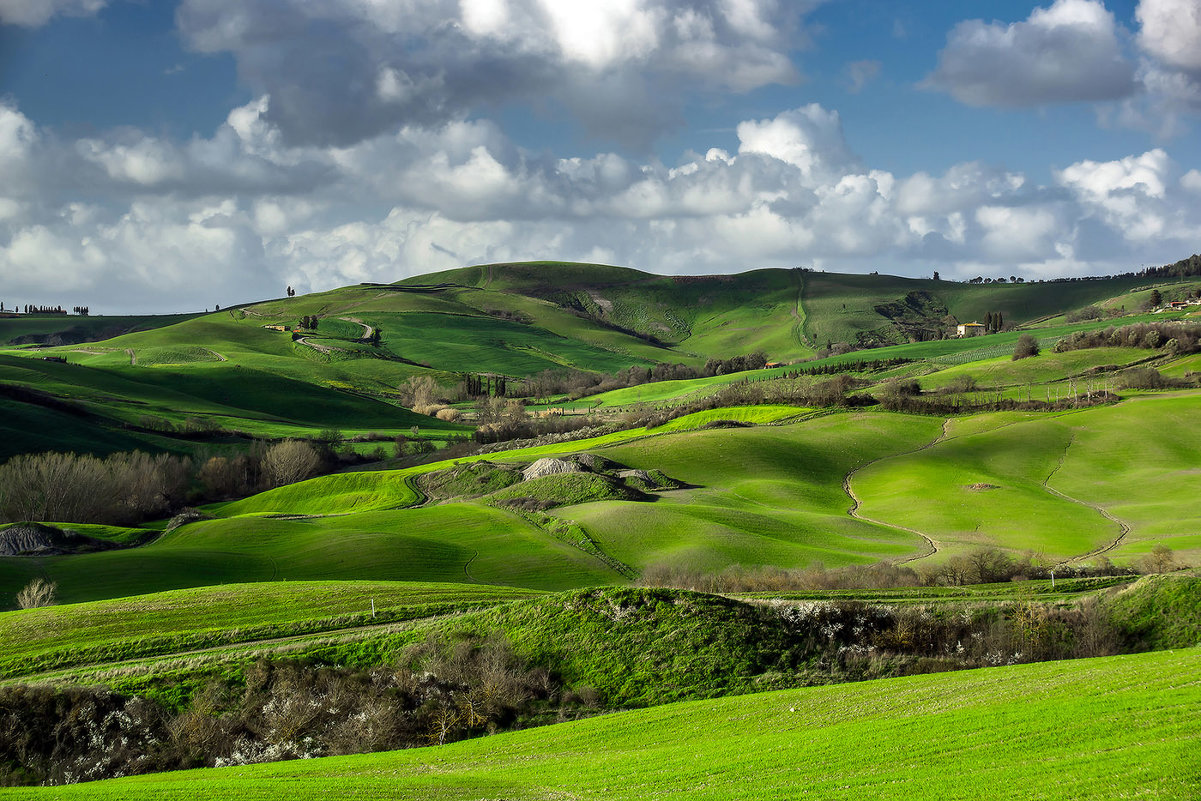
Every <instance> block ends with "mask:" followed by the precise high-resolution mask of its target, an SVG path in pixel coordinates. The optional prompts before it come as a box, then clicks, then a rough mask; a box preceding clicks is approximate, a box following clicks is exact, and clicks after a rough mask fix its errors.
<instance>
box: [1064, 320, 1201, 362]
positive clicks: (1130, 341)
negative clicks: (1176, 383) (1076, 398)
mask: <svg viewBox="0 0 1201 801" xmlns="http://www.w3.org/2000/svg"><path fill="white" fill-rule="evenodd" d="M1108 347H1123V348H1148V349H1155V348H1163V349H1164V350H1165V351H1167V352H1168V353H1169V354H1171V355H1177V354H1185V353H1197V352H1198V351H1201V324H1198V323H1180V322H1163V323H1133V324H1131V325H1123V326H1119V327H1114V326H1110V327H1108V328H1103V329H1100V330H1097V331H1076V332H1074V333H1072V334H1071V335H1069V336H1066V337H1064V338H1063V339H1061V340H1059V342H1057V343H1056V344H1055V352H1056V353H1063V352H1065V351H1069V350H1082V349H1085V348H1108Z"/></svg>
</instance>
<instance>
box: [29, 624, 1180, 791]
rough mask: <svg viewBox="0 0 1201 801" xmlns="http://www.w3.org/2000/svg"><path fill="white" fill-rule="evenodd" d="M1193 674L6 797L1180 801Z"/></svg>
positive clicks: (589, 728)
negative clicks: (1118, 800)
mask: <svg viewBox="0 0 1201 801" xmlns="http://www.w3.org/2000/svg"><path fill="white" fill-rule="evenodd" d="M1198 669H1201V651H1199V650H1198V649H1196V648H1193V649H1185V650H1179V651H1173V652H1162V653H1153V654H1141V655H1137V656H1122V657H1108V658H1104V659H1091V660H1080V661H1076V662H1069V663H1050V664H1038V665H1019V666H1014V667H1007V668H994V669H988V670H974V671H965V672H961V673H953V674H940V675H935V676H914V677H909V678H903V679H888V680H879V681H872V682H865V683H861V684H853V685H840V686H833V687H813V688H807V689H803V690H790V691H784V692H775V693H763V694H758V695H752V696H741V697H736V698H725V699H720V700H715V701H700V702H689V703H682V704H673V705H669V706H663V707H658V708H655V709H649V710H641V711H636V712H626V713H620V714H616V715H607V716H604V717H600V718H594V719H591V720H584V721H578V722H574V723H566V724H561V725H559V726H555V727H553V728H550V729H536V730H528V731H522V732H514V733H511V734H504V735H499V736H497V737H488V738H483V739H479V740H473V741H467V742H462V743H457V744H453V745H448V746H444V747H441V748H432V749H414V750H408V751H399V752H393V753H384V754H372V755H366V756H356V757H337V758H329V759H317V760H302V761H296V762H287V763H279V764H272V765H261V766H252V767H235V768H228V769H219V770H201V771H191V772H184V773H175V774H160V775H150V776H143V777H136V778H130V779H121V780H116V781H110V782H101V783H95V784H87V785H76V786H70V787H56V788H53V789H39V788H28V789H19V790H10V791H8V795H9V796H10V797H13V798H31V799H32V798H43V797H56V798H71V797H76V796H79V797H87V798H92V799H107V798H121V799H136V798H164V797H182V796H185V795H188V794H192V793H196V792H203V793H204V795H205V796H206V797H208V798H213V799H223V798H238V799H246V798H256V799H257V798H264V799H265V798H278V797H282V796H284V795H286V796H288V797H291V798H296V797H309V796H312V797H330V796H338V797H343V798H369V797H371V798H373V797H381V796H389V797H392V796H396V795H403V796H405V797H411V798H463V799H467V798H480V797H502V796H503V797H505V798H513V799H525V798H529V799H535V798H537V799H543V798H548V797H552V796H554V797H558V796H560V795H562V794H564V793H569V794H570V795H571V796H572V797H576V798H606V799H608V798H631V799H635V798H637V799H644V798H713V799H728V798H742V797H764V796H773V797H786V796H790V795H793V794H795V793H796V792H797V791H798V789H804V790H806V791H808V792H812V793H814V794H817V795H819V796H823V797H825V796H834V795H847V794H849V795H852V796H862V797H868V796H872V797H875V796H880V795H888V796H894V797H896V796H905V797H922V798H963V797H965V796H971V797H993V798H1028V797H1038V798H1050V799H1059V798H1062V799H1094V798H1095V799H1110V798H1114V797H1118V796H1122V795H1140V796H1143V797H1160V798H1186V797H1191V796H1193V795H1196V794H1197V793H1198V792H1199V791H1201V776H1199V775H1198V773H1197V764H1198V763H1197V758H1196V752H1197V749H1198V745H1199V744H1201V735H1199V734H1198V731H1197V728H1196V726H1195V723H1194V721H1195V718H1196V716H1197V714H1198V713H1201V689H1199V688H1198V686H1197V684H1196V682H1195V681H1194V680H1193V677H1194V676H1195V674H1196V672H1197V670H1198ZM848 744H853V747H848ZM982 754H984V755H987V756H982ZM298 794H299V795H298Z"/></svg>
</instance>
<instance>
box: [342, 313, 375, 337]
mask: <svg viewBox="0 0 1201 801" xmlns="http://www.w3.org/2000/svg"><path fill="white" fill-rule="evenodd" d="M338 319H339V320H344V321H346V322H348V323H354V324H355V325H361V326H362V327H363V336H362V337H361V338H362V339H363V340H364V341H366V340H368V339H371V335H372V334H374V333H375V329H374V328H372V327H371V326H369V325H367V324H366V323H365V322H363V321H362V320H360V319H359V318H358V317H339V318H338Z"/></svg>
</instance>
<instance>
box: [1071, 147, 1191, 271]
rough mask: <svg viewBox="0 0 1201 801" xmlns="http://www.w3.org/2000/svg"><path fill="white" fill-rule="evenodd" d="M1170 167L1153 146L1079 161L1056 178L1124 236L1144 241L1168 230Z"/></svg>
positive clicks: (1162, 155) (1167, 160)
mask: <svg viewBox="0 0 1201 801" xmlns="http://www.w3.org/2000/svg"><path fill="white" fill-rule="evenodd" d="M1171 167H1172V165H1171V160H1170V159H1169V158H1168V154H1167V153H1166V152H1164V151H1163V150H1160V149H1156V150H1151V151H1148V152H1147V153H1144V154H1142V155H1141V156H1128V157H1126V158H1124V159H1120V160H1118V161H1108V162H1095V161H1081V162H1078V163H1076V164H1073V165H1071V166H1069V167H1066V168H1064V169H1063V170H1061V171H1059V172H1058V173H1057V174H1056V179H1057V180H1058V181H1059V183H1061V184H1062V185H1063V186H1065V187H1067V188H1069V189H1071V190H1072V191H1073V192H1074V193H1075V194H1076V196H1077V198H1078V199H1079V200H1080V202H1081V204H1082V205H1084V206H1085V207H1086V208H1091V209H1094V210H1095V212H1096V214H1097V215H1098V216H1099V217H1100V218H1102V219H1103V220H1104V221H1105V222H1106V223H1107V225H1108V226H1109V227H1110V228H1112V229H1114V230H1117V231H1120V232H1121V234H1122V236H1123V237H1125V238H1126V239H1129V240H1134V241H1146V240H1149V239H1152V238H1155V237H1160V236H1163V235H1164V233H1165V231H1168V229H1169V223H1170V221H1171V220H1170V216H1171V210H1170V208H1169V206H1168V204H1167V203H1166V202H1165V201H1166V200H1167V189H1168V185H1169V174H1170V171H1171ZM1181 255H1182V256H1183V255H1187V254H1181Z"/></svg>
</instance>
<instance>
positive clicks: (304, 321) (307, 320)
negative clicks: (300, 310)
mask: <svg viewBox="0 0 1201 801" xmlns="http://www.w3.org/2000/svg"><path fill="white" fill-rule="evenodd" d="M318 322H319V320H318V318H317V315H315V314H306V315H305V316H303V317H301V318H300V327H301V328H304V329H306V330H308V331H316V330H317V323H318Z"/></svg>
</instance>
